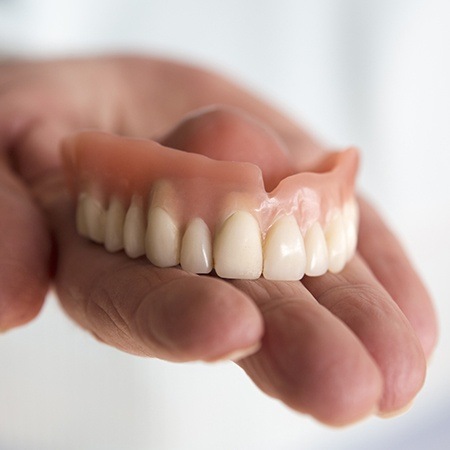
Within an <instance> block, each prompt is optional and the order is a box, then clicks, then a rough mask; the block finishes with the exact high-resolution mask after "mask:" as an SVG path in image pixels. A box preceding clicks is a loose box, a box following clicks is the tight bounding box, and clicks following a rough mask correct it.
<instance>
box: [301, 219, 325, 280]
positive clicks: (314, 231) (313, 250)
mask: <svg viewBox="0 0 450 450" xmlns="http://www.w3.org/2000/svg"><path fill="white" fill-rule="evenodd" d="M305 250H306V269H305V273H306V275H309V276H312V277H317V276H319V275H323V274H324V273H325V272H326V271H327V270H328V249H327V242H326V240H325V236H324V234H323V231H322V227H321V226H320V225H319V223H317V222H316V223H314V224H313V225H312V227H311V228H309V230H308V231H307V232H306V236H305Z"/></svg>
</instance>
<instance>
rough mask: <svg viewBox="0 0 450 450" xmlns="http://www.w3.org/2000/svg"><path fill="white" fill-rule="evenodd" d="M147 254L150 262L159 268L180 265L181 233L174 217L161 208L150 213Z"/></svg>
mask: <svg viewBox="0 0 450 450" xmlns="http://www.w3.org/2000/svg"><path fill="white" fill-rule="evenodd" d="M145 252H146V254H147V258H148V259H149V260H150V262H151V263H152V264H154V265H155V266H158V267H171V266H176V265H177V264H178V263H179V258H180V231H179V229H178V226H177V225H176V224H175V222H174V220H173V219H172V217H170V215H169V214H168V213H167V212H166V211H165V210H164V209H162V208H160V207H159V206H158V207H156V208H150V210H149V212H148V224H147V233H146V235H145Z"/></svg>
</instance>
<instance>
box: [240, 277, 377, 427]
mask: <svg viewBox="0 0 450 450" xmlns="http://www.w3.org/2000/svg"><path fill="white" fill-rule="evenodd" d="M234 284H235V285H236V286H238V287H239V288H240V289H242V290H243V291H244V292H246V293H247V294H248V295H250V296H251V297H252V298H253V299H254V300H255V302H256V303H257V304H258V306H259V308H260V309H261V312H262V314H263V317H264V324H265V333H264V338H263V341H262V347H261V350H260V351H259V352H258V353H256V354H254V355H252V356H250V357H248V358H246V359H243V360H242V361H240V365H241V366H242V367H243V368H244V369H245V370H246V372H247V373H248V374H249V376H250V377H251V378H252V379H253V380H254V382H255V383H256V384H257V385H258V386H259V387H260V388H261V389H262V390H263V391H264V392H266V393H267V394H269V395H271V396H273V397H275V398H278V399H280V400H281V401H283V402H284V403H286V404H287V405H289V406H290V407H292V408H294V409H295V410H297V411H300V412H304V413H307V414H311V415H312V416H313V417H315V418H316V419H318V420H320V421H321V422H324V423H326V424H330V425H336V426H337V425H345V424H349V423H352V422H355V421H357V420H360V419H362V418H364V417H366V416H367V415H368V414H371V413H373V412H374V411H375V410H376V409H377V405H378V403H379V400H380V398H381V395H382V378H381V374H380V371H379V369H378V367H377V365H376V363H375V362H374V360H373V359H372V357H371V356H370V355H369V353H368V352H367V350H366V348H365V347H364V346H363V345H362V343H361V342H360V341H359V340H358V338H357V337H356V336H355V335H354V334H353V333H352V332H351V331H350V330H349V328H348V327H347V326H346V325H344V324H343V323H342V322H341V321H340V320H338V319H336V318H335V317H334V316H333V315H332V314H331V313H330V312H329V311H328V310H327V309H325V308H324V307H322V306H321V305H320V304H318V303H317V302H316V300H315V299H314V298H313V297H312V296H311V294H310V293H309V292H308V291H307V290H306V289H305V287H304V286H302V284H301V283H293V282H292V283H287V282H285V283H282V282H269V281H267V280H263V279H260V280H258V282H255V283H252V282H248V281H237V282H235V283H234Z"/></svg>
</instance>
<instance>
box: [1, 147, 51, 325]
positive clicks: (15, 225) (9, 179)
mask: <svg viewBox="0 0 450 450" xmlns="http://www.w3.org/2000/svg"><path fill="white" fill-rule="evenodd" d="M0 229H1V230H2V235H3V238H2V240H1V244H0V330H7V329H10V328H13V327H15V326H18V325H22V324H24V323H26V322H28V321H30V320H31V319H33V318H34V317H35V316H36V315H37V314H38V312H39V311H40V309H41V306H42V304H43V302H44V298H45V295H46V292H47V289H48V284H49V274H50V250H51V242H50V236H49V234H48V232H47V228H46V223H45V219H44V217H43V215H42V214H41V212H40V210H39V209H38V207H37V205H36V203H35V201H34V200H33V198H32V197H31V196H30V194H29V191H28V190H27V188H26V187H25V186H24V184H23V183H22V182H21V181H20V180H19V178H18V177H17V176H16V175H15V174H14V172H13V171H12V169H11V167H10V165H9V161H8V160H7V155H6V153H5V152H4V151H3V153H2V154H1V155H0Z"/></svg>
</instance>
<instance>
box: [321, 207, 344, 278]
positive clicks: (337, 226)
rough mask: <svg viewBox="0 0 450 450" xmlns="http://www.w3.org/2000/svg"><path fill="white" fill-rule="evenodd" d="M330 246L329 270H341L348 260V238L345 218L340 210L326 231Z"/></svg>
mask: <svg viewBox="0 0 450 450" xmlns="http://www.w3.org/2000/svg"><path fill="white" fill-rule="evenodd" d="M325 239H326V241H327V247H328V270H329V271H330V272H333V273H337V272H340V271H341V270H342V269H343V268H344V266H345V263H346V261H347V239H346V235H345V225H344V219H343V217H342V214H341V213H340V212H336V214H335V215H334V216H333V218H332V219H331V221H330V223H329V224H328V226H327V229H326V232H325Z"/></svg>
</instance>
